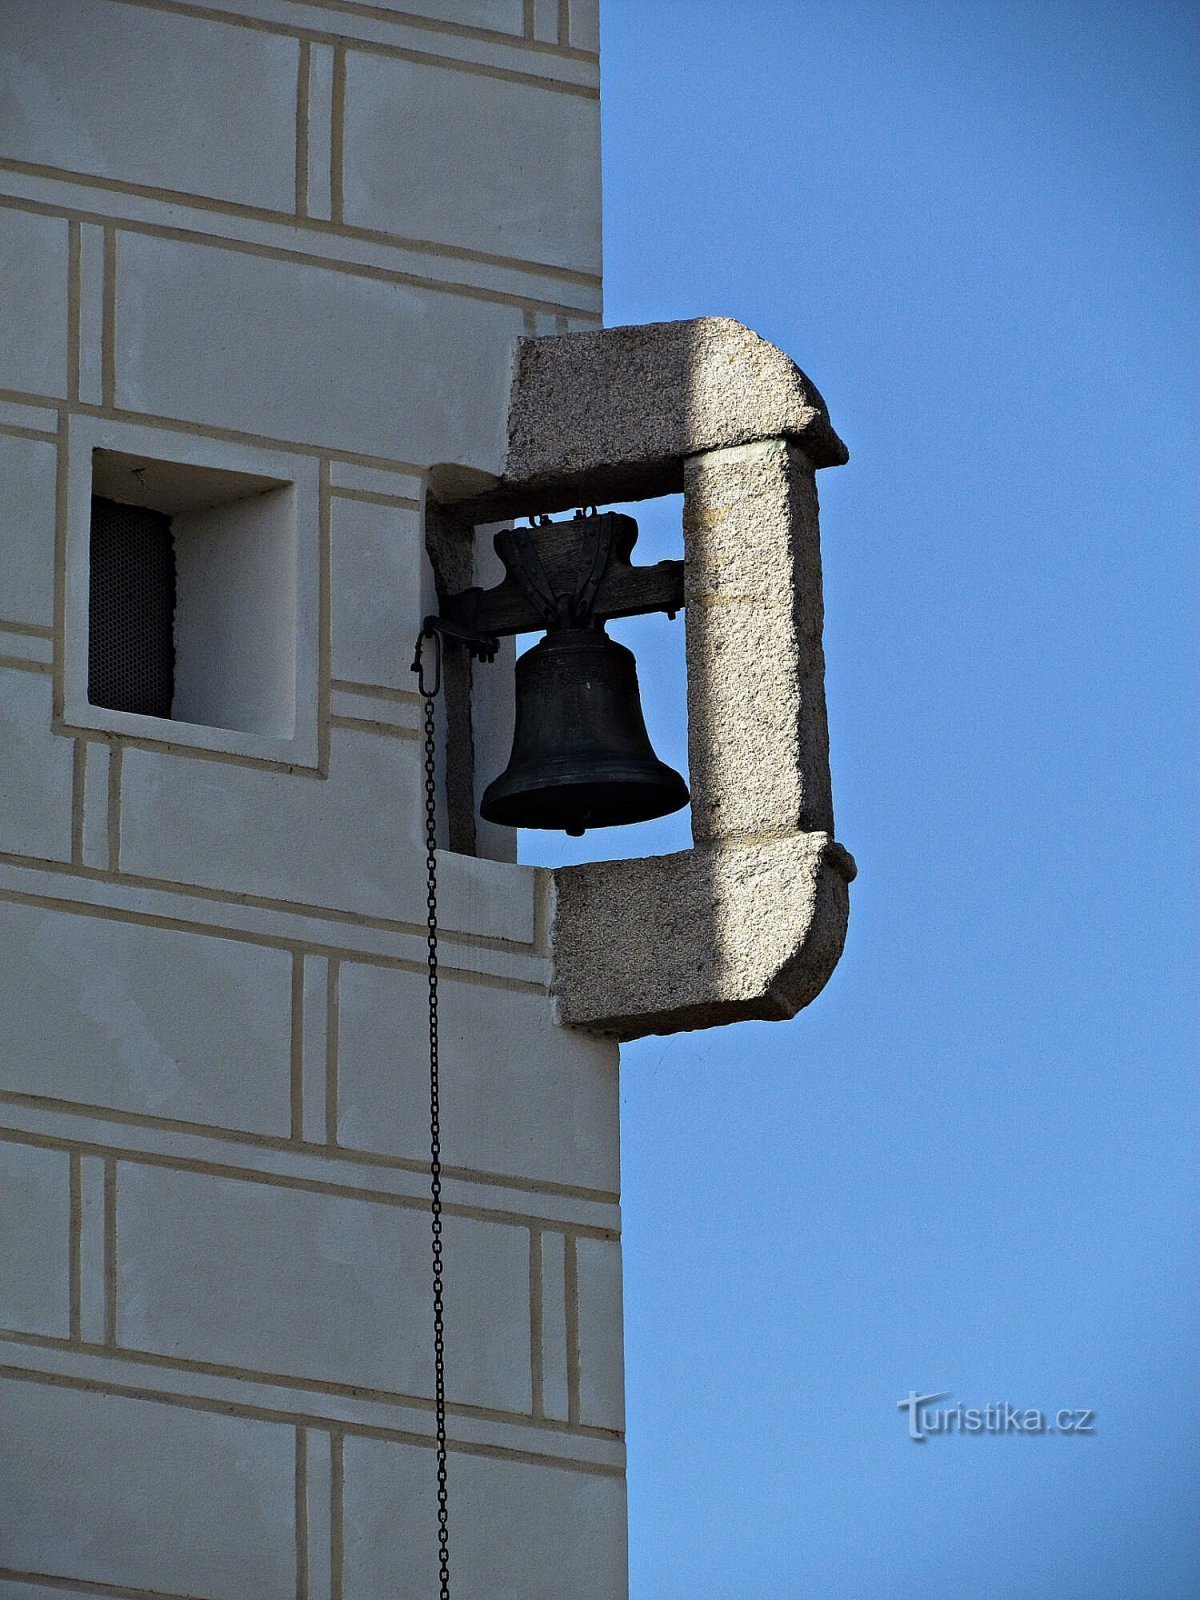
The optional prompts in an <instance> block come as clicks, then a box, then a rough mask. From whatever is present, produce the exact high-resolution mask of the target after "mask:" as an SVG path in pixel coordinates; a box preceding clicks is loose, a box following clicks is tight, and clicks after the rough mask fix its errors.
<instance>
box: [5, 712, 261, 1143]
mask: <svg viewBox="0 0 1200 1600" xmlns="http://www.w3.org/2000/svg"><path fill="white" fill-rule="evenodd" d="M64 742H65V741H64ZM0 930H2V943H3V948H4V951H5V959H4V962H3V963H2V964H0V1014H3V1016H4V1018H5V1036H4V1043H3V1045H2V1046H0V1085H2V1086H3V1088H4V1089H6V1090H10V1091H13V1092H16V1093H19V1094H36V1095H46V1096H49V1097H51V1098H53V1099H61V1100H68V1101H75V1102H79V1103H82V1104H85V1105H100V1106H108V1107H112V1108H113V1109H114V1110H118V1111H128V1112H135V1113H141V1114H143V1115H149V1116H156V1117H169V1118H172V1119H178V1120H181V1121H185V1122H199V1123H205V1124H211V1125H215V1126H219V1127H227V1128H235V1129H239V1130H244V1131H247V1132H251V1133H259V1134H276V1135H284V1136H286V1134H287V1132H288V1128H289V1117H290V1112H289V1104H290V1100H289V1094H290V1089H289V1084H290V1065H289V1058H290V1040H289V1019H290V1015H291V957H290V955H289V954H288V953H287V952H286V951H282V950H273V949H267V948H265V947H263V946H261V945H252V944H243V943H240V942H236V941H234V940H230V939H218V938H209V937H207V936H205V935H203V934H195V933H182V932H179V931H178V930H176V929H172V928H159V927H147V926H144V925H142V924H139V923H134V922H121V921H117V920H115V919H110V918H107V917H96V916H80V915H75V914H72V913H71V912H68V911H59V910H53V909H48V908H45V907H39V906H25V905H16V904H4V903H0Z"/></svg>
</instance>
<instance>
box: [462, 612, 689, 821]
mask: <svg viewBox="0 0 1200 1600" xmlns="http://www.w3.org/2000/svg"><path fill="white" fill-rule="evenodd" d="M516 688H517V717H516V726H515V728H514V731H513V747H512V755H511V756H510V757H509V762H508V766H507V767H506V768H505V770H504V771H503V772H502V773H501V774H500V776H499V777H498V778H497V779H496V780H495V782H494V783H490V784H489V785H488V787H487V789H486V791H485V792H484V796H483V800H482V803H481V804H480V807H479V809H480V812H481V814H482V815H483V816H484V817H485V818H486V819H487V820H488V821H489V822H498V823H503V824H504V825H506V826H507V827H510V828H562V829H564V830H565V831H566V832H567V833H570V834H576V835H578V834H581V833H583V831H584V830H585V829H586V828H612V827H616V826H617V825H619V824H620V823H625V822H646V821H648V820H649V819H650V818H651V817H662V816H666V814H667V813H668V812H670V811H678V810H679V808H680V807H681V806H684V805H686V804H687V801H688V790H687V784H686V783H684V781H683V779H682V778H681V777H680V776H679V774H678V773H677V772H676V771H675V770H674V768H673V767H668V766H667V765H666V764H665V763H664V762H662V761H660V760H659V759H658V757H657V756H656V755H655V754H654V749H653V747H652V745H651V743H650V736H649V734H648V733H647V732H646V723H645V719H644V718H643V716H642V704H641V700H640V698H639V696H638V681H637V667H636V664H635V662H634V659H633V652H632V651H630V650H627V649H626V648H625V646H624V645H622V644H618V643H617V642H616V640H615V639H610V638H609V636H608V635H607V634H606V633H605V631H604V628H603V626H602V625H600V624H599V623H594V624H593V625H592V626H590V627H587V626H584V627H558V628H553V629H552V630H551V631H550V632H549V633H547V634H546V636H545V638H543V639H541V640H540V641H539V642H538V643H537V644H536V645H534V647H533V648H532V650H529V651H527V652H526V653H525V654H524V655H523V656H521V657H519V659H518V661H517V666H516Z"/></svg>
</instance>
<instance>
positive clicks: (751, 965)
mask: <svg viewBox="0 0 1200 1600" xmlns="http://www.w3.org/2000/svg"><path fill="white" fill-rule="evenodd" d="M853 872H854V868H853V863H852V862H851V861H850V860H849V857H847V855H846V853H845V852H844V851H843V850H841V848H840V846H837V845H834V844H832V842H831V840H830V838H829V835H828V834H827V833H823V832H814V833H797V834H792V835H791V836H790V837H787V838H781V839H771V840H766V841H763V842H758V843H738V842H736V841H727V842H725V843H723V844H716V845H703V846H702V845H698V846H697V847H696V848H695V849H694V850H686V851H682V852H680V853H679V854H678V855H670V856H651V857H649V858H648V859H645V860H640V861H639V860H633V861H598V862H592V863H589V864H588V865H587V866H582V867H565V868H561V869H560V870H559V871H558V872H556V873H555V886H556V889H557V906H556V911H555V921H554V952H555V994H556V996H557V999H558V1003H559V1014H560V1018H561V1020H562V1021H563V1022H565V1023H572V1024H575V1025H577V1026H580V1027H586V1028H591V1029H596V1030H598V1031H603V1032H606V1033H611V1034H614V1035H615V1036H616V1037H617V1038H619V1039H637V1038H640V1037H642V1035H644V1034H648V1033H678V1032H682V1031H684V1030H686V1029H689V1028H711V1027H715V1026H717V1025H718V1024H720V1023H724V1022H733V1021H744V1020H749V1019H758V1020H761V1021H768V1022H777V1021H782V1020H784V1019H786V1018H788V1017H791V1016H794V1015H795V1013H796V1012H797V1011H799V1010H800V1008H801V1007H802V1006H806V1005H807V1004H808V1003H809V1001H810V1000H813V999H815V997H816V996H817V995H818V994H819V993H820V991H821V989H822V988H823V987H824V985H825V983H826V981H827V979H828V978H829V975H830V973H831V972H832V971H833V969H834V967H835V966H836V965H837V961H838V958H839V956H840V955H841V953H842V945H843V943H844V941H845V937H846V921H847V917H848V915H849V896H848V894H847V884H848V881H849V879H850V878H851V877H852V876H853ZM647 950H652V951H653V952H654V960H653V961H648V960H646V959H645V952H646V951H647Z"/></svg>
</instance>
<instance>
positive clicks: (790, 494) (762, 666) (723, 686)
mask: <svg viewBox="0 0 1200 1600" xmlns="http://www.w3.org/2000/svg"><path fill="white" fill-rule="evenodd" d="M683 521H684V530H683V539H684V548H685V550H686V551H687V561H686V564H685V568H684V592H685V597H686V602H687V610H686V612H685V617H686V623H687V670H688V756H689V767H690V769H691V776H692V837H693V838H694V839H695V840H696V842H697V843H698V844H699V843H703V842H705V841H709V840H719V839H729V838H735V837H748V836H749V837H753V836H755V835H759V836H763V835H765V836H776V837H778V836H780V835H782V834H785V833H789V832H799V831H817V830H821V829H823V830H825V831H826V832H829V833H832V831H833V798H832V794H831V791H830V781H829V727H828V723H827V720H826V714H825V657H824V653H823V651H822V648H821V628H822V623H823V620H824V610H823V606H822V600H821V544H820V531H819V529H818V526H817V489H816V481H815V478H814V474H813V469H812V466H811V465H810V463H809V462H808V461H807V460H806V459H805V457H804V456H803V455H801V453H800V452H799V451H798V450H796V449H795V448H794V447H793V446H791V445H789V444H787V443H786V442H785V441H784V440H782V439H776V440H771V441H768V442H764V443H761V444H752V445H746V446H743V447H741V448H740V449H733V450H714V451H711V452H709V453H708V454H705V455H699V456H692V457H690V458H689V460H688V463H687V468H686V488H685V492H684V502H683ZM767 529H771V530H778V533H777V537H774V538H768V537H764V533H763V530H767ZM751 773H752V774H753V782H748V781H747V775H748V774H751Z"/></svg>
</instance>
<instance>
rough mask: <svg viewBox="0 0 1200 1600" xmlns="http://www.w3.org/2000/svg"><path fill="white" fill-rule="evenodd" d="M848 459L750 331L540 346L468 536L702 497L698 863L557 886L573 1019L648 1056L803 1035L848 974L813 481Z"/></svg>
mask: <svg viewBox="0 0 1200 1600" xmlns="http://www.w3.org/2000/svg"><path fill="white" fill-rule="evenodd" d="M846 459H847V452H846V448H845V446H844V445H843V444H842V442H841V440H840V439H839V438H838V437H837V435H836V433H834V431H833V429H832V427H831V425H830V422H829V417H828V413H827V411H826V409H825V404H824V402H823V401H822V399H821V396H820V395H819V394H818V392H817V390H816V389H815V388H814V387H813V385H812V384H811V383H810V382H809V381H808V379H807V378H806V377H805V376H804V374H803V373H802V372H800V371H799V369H798V368H797V367H796V366H794V365H793V363H792V362H791V361H790V360H789V359H788V357H786V356H785V355H784V354H783V353H782V352H781V351H779V350H777V349H776V348H775V347H774V346H773V345H770V344H768V343H767V342H766V341H765V340H763V339H760V338H759V337H758V336H757V335H756V334H754V333H751V332H750V330H749V329H747V328H745V327H743V326H742V325H741V324H740V323H737V322H733V321H731V320H729V319H727V318H721V317H705V318H700V319H698V320H696V321H691V322H670V323H657V324H650V325H648V326H645V327H633V328H612V329H603V330H600V331H597V332H588V333H575V334H559V335H555V336H552V337H547V338H533V337H530V338H526V339H522V340H520V341H519V342H518V345H517V351H516V359H515V363H514V372H513V386H512V393H511V398H510V408H509V431H508V454H507V458H506V463H505V470H504V473H503V475H502V476H501V477H500V478H499V479H487V480H484V478H483V475H482V474H467V473H463V472H454V471H453V470H452V469H447V470H446V471H445V473H444V475H443V477H442V479H441V481H440V482H439V481H438V479H437V478H436V477H435V482H434V491H435V494H436V495H437V496H438V498H439V499H440V500H441V502H442V504H443V505H446V506H447V509H448V511H450V513H451V514H452V515H453V516H454V517H455V519H456V520H459V519H461V520H466V521H470V522H475V523H480V522H490V521H495V520H498V519H499V518H502V517H506V516H511V515H524V514H529V513H530V512H536V511H552V510H561V509H564V508H565V507H568V506H575V505H580V504H597V503H604V502H605V501H609V502H611V501H612V500H615V499H640V498H647V497H649V496H652V495H660V494H668V493H673V492H677V491H678V490H680V489H682V491H683V496H684V517H683V531H684V585H685V601H686V611H685V616H686V638H687V668H688V724H689V726H688V745H689V760H690V779H691V788H692V836H693V839H694V841H695V843H694V847H693V848H692V849H691V850H686V851H682V852H679V853H677V854H674V855H667V856H652V857H648V858H644V859H641V860H633V861H608V862H594V863H590V864H588V865H586V866H579V867H567V868H561V869H559V870H557V871H555V872H554V874H553V877H554V887H555V916H554V925H553V947H554V992H555V995H556V998H557V1002H558V1007H559V1016H560V1019H561V1021H562V1022H564V1023H567V1024H571V1025H573V1026H576V1027H581V1028H586V1029H589V1030H593V1031H597V1032H603V1033H609V1034H613V1035H615V1036H617V1037H618V1038H621V1039H634V1038H638V1037H640V1036H642V1035H644V1034H649V1033H674V1032H678V1031H680V1030H683V1029H688V1028H707V1027H714V1026H716V1025H718V1024H721V1023H726V1022H736V1021H740V1020H743V1019H747V1018H759V1019H768V1020H770V1019H783V1018H787V1017H790V1016H793V1015H794V1014H795V1013H796V1012H797V1011H798V1010H799V1009H800V1008H801V1007H802V1006H805V1005H807V1004H808V1003H809V1001H810V1000H812V999H813V998H814V997H815V996H816V995H817V994H818V993H819V992H820V990H821V988H822V987H823V985H824V984H825V982H826V980H827V979H828V977H829V975H830V973H831V972H832V971H833V968H834V967H835V965H836V964H837V961H838V958H839V956H840V955H841V951H842V946H843V943H844V940H845V934H846V923H847V917H848V914H849V894H848V885H849V883H850V881H851V880H852V878H853V877H854V873H855V868H854V863H853V860H852V858H851V857H850V856H849V855H848V853H847V852H846V851H845V850H844V849H843V848H842V847H841V846H840V845H839V844H837V843H836V842H835V841H834V836H833V800H832V793H831V788H830V777H829V739H828V728H827V724H826V715H825V691H824V656H823V652H822V646H821V629H822V620H823V609H822V598H821V559H820V536H819V529H818V522H817V492H816V481H815V472H816V470H817V469H818V468H819V467H822V466H833V465H837V464H839V463H841V462H844V461H845V460H846Z"/></svg>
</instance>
